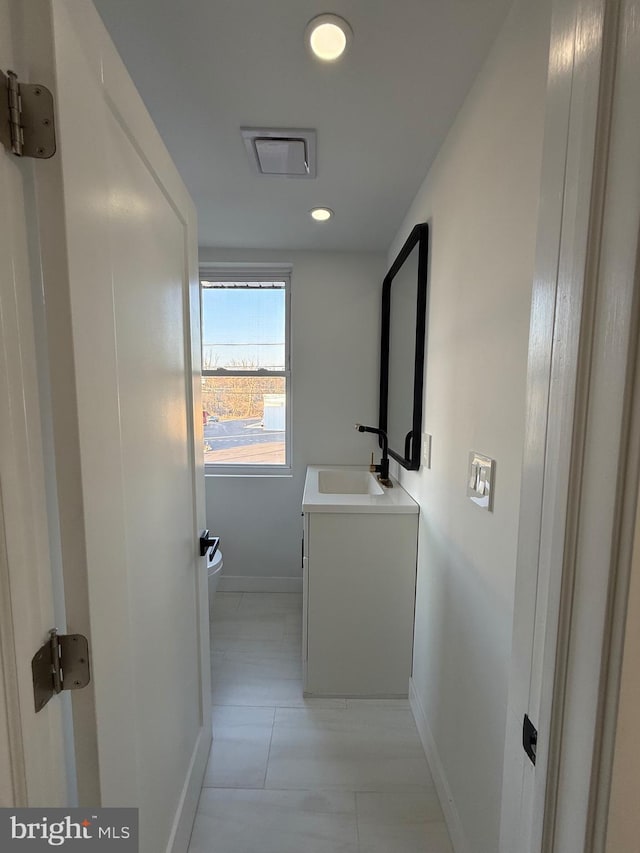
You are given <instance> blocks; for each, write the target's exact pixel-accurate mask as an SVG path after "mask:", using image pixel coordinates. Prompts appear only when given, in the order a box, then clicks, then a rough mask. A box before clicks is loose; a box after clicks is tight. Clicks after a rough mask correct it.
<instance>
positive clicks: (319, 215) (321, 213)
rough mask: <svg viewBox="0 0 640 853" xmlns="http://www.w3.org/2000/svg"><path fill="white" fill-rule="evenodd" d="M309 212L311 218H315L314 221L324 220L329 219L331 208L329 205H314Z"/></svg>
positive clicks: (331, 213)
mask: <svg viewBox="0 0 640 853" xmlns="http://www.w3.org/2000/svg"><path fill="white" fill-rule="evenodd" d="M309 213H310V214H311V218H312V219H315V220H316V222H326V221H327V219H331V217H332V216H333V210H331V208H329V207H314V208H313V210H310V211H309Z"/></svg>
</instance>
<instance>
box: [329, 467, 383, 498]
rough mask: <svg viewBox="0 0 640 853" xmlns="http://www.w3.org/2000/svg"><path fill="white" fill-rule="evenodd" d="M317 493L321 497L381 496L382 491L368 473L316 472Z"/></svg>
mask: <svg viewBox="0 0 640 853" xmlns="http://www.w3.org/2000/svg"><path fill="white" fill-rule="evenodd" d="M318 491H319V492H320V493H321V494H323V495H383V494H384V489H383V488H382V486H381V485H380V484H379V483H378V482H377V480H376V478H375V477H374V476H373V474H371V473H369V471H337V470H335V469H334V470H331V469H328V470H325V471H318Z"/></svg>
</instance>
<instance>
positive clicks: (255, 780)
mask: <svg viewBox="0 0 640 853" xmlns="http://www.w3.org/2000/svg"><path fill="white" fill-rule="evenodd" d="M301 629H302V600H301V596H300V595H292V594H277V593H230V592H227V593H218V595H217V596H216V602H215V605H214V612H213V628H212V655H211V666H212V676H213V703H214V705H213V715H212V716H213V721H212V723H213V745H212V747H211V756H210V758H209V764H208V766H207V771H206V775H205V780H204V785H203V788H202V794H201V797H200V804H199V806H198V813H197V815H196V821H195V824H194V829H193V834H192V837H191V844H190V846H189V853H453V848H452V847H451V843H450V841H449V836H448V833H447V829H446V826H445V824H444V819H443V815H442V810H441V808H440V804H439V802H438V797H437V795H436V791H435V788H434V785H433V780H432V778H431V774H430V772H429V768H428V766H427V762H426V760H425V758H424V753H423V751H422V746H421V744H420V740H419V738H418V733H417V731H416V727H415V723H414V721H413V717H412V715H411V711H410V710H409V704H408V702H406V701H402V700H388V701H385V700H357V699H304V698H303V696H302V668H301V662H300V638H301Z"/></svg>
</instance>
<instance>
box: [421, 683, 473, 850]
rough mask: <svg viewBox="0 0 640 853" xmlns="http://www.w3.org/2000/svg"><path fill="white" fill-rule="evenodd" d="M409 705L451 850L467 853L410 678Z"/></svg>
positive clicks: (440, 767)
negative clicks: (442, 815) (433, 783)
mask: <svg viewBox="0 0 640 853" xmlns="http://www.w3.org/2000/svg"><path fill="white" fill-rule="evenodd" d="M409 705H410V706H411V711H412V713H413V717H414V719H415V721H416V726H417V728H418V734H419V735H420V740H421V741H422V746H423V749H424V752H425V755H426V756H427V761H428V763H429V768H430V769H431V775H432V776H433V781H434V782H435V786H436V791H437V792H438V797H439V799H440V805H441V806H442V811H443V812H444V819H445V822H446V824H447V829H448V830H449V835H450V837H451V843H452V845H453V849H454V851H455V853H469V850H470V849H471V848H470V847H469V844H468V843H467V839H466V837H465V834H464V830H463V829H462V822H461V821H460V816H459V815H458V812H457V810H456V806H455V803H454V801H453V797H452V795H451V789H450V788H449V783H448V781H447V777H446V775H445V772H444V768H443V766H442V762H441V761H440V756H439V755H438V750H437V748H436V744H435V741H434V739H433V735H432V734H431V729H430V728H429V723H428V722H427V715H426V714H425V711H424V708H423V707H422V702H421V701H420V697H419V696H418V693H417V691H416V689H415V686H414V683H413V679H412V678H410V679H409Z"/></svg>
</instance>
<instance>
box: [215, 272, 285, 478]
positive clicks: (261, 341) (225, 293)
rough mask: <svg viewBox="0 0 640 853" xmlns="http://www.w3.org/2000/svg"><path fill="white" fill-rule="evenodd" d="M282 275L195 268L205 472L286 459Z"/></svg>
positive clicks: (272, 468) (261, 470)
mask: <svg viewBox="0 0 640 853" xmlns="http://www.w3.org/2000/svg"><path fill="white" fill-rule="evenodd" d="M289 281H290V276H289V273H288V272H287V273H286V274H285V273H284V272H283V271H279V272H278V274H274V272H273V271H271V272H270V273H269V274H268V275H264V274H259V275H255V274H251V275H240V274H238V273H232V274H230V275H226V274H225V275H222V274H215V273H213V272H211V271H209V273H208V274H206V275H205V274H202V275H201V281H200V285H201V293H202V407H203V412H202V418H203V425H204V459H205V466H206V471H207V473H209V474H278V473H280V474H281V473H286V472H287V469H288V468H289V466H290V450H289V448H290V429H289V423H290V417H289V414H290V413H289V408H290V407H289V399H290V393H289V380H290V370H289Z"/></svg>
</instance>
